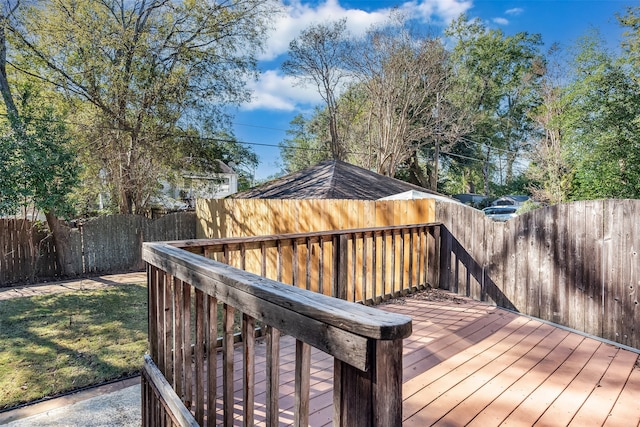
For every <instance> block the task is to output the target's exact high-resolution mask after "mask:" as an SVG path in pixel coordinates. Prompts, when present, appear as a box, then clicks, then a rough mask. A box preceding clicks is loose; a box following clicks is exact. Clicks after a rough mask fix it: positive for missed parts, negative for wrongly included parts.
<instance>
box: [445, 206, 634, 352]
mask: <svg viewBox="0 0 640 427" xmlns="http://www.w3.org/2000/svg"><path fill="white" fill-rule="evenodd" d="M639 214H640V200H597V201H581V202H574V203H570V204H563V205H557V206H552V207H547V208H543V209H537V210H535V211H532V212H529V213H527V214H524V215H521V216H519V217H517V218H514V219H512V220H509V221H507V222H506V223H499V222H493V221H491V220H489V219H487V218H486V217H485V216H484V215H483V214H482V213H481V212H480V211H477V210H475V209H472V208H469V207H466V206H462V205H457V204H452V203H442V202H437V204H436V218H435V220H436V221H438V222H442V223H443V225H444V227H443V230H442V236H443V240H442V252H441V262H442V264H443V265H442V268H441V270H440V272H441V277H440V286H441V287H442V288H445V289H449V290H452V291H454V292H457V293H459V294H461V295H467V296H470V297H473V298H477V299H480V300H488V301H491V302H493V303H495V304H497V305H499V306H502V307H505V308H509V309H512V310H516V311H518V312H521V313H525V314H528V315H531V316H536V317H539V318H541V319H544V320H549V321H552V322H555V323H558V324H561V325H565V326H568V327H571V328H575V329H578V330H581V331H584V332H587V333H590V334H593V335H597V336H601V337H603V338H606V339H609V340H612V341H616V342H619V343H621V344H625V345H629V346H632V347H636V348H640V307H639V306H638V300H639V297H640V295H639V293H638V287H639V286H640V274H639V271H638V270H639V269H640V258H639V257H638V249H639V248H640V230H639V229H638V227H637V224H638V223H639V222H640V216H639Z"/></svg>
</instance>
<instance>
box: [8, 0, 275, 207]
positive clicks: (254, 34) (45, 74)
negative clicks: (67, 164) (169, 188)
mask: <svg viewBox="0 0 640 427" xmlns="http://www.w3.org/2000/svg"><path fill="white" fill-rule="evenodd" d="M275 11H276V6H275V3H274V2H271V1H266V2H265V1H262V0H226V1H222V2H219V1H213V0H211V1H204V0H202V1H193V0H190V1H177V0H176V1H171V0H149V1H146V0H136V1H131V2H129V1H127V2H123V1H115V0H105V1H100V2H96V1H89V0H73V1H72V0H58V1H47V2H40V3H37V4H32V3H28V4H25V7H24V8H22V9H20V10H19V12H20V13H18V14H16V19H14V20H12V21H10V22H9V26H8V29H9V30H10V32H11V36H12V40H13V42H14V43H15V46H16V48H17V49H20V51H21V53H22V56H21V57H17V56H16V58H15V62H14V65H15V66H16V67H17V68H18V69H19V70H20V71H22V72H23V73H25V74H31V75H36V76H37V77H38V78H40V79H42V80H43V81H46V82H48V83H50V84H51V85H53V86H54V87H56V88H57V89H58V90H59V91H61V92H63V93H64V94H65V95H66V97H67V99H68V101H69V103H70V105H72V106H73V107H74V108H75V113H76V115H77V116H78V117H82V118H83V119H84V120H85V121H86V122H87V123H88V124H90V126H89V127H88V129H85V128H78V129H76V133H77V134H78V135H82V136H83V137H84V139H85V140H86V141H92V142H93V143H92V146H91V150H84V153H86V154H87V155H88V158H86V159H84V160H85V161H86V162H87V163H89V162H92V163H93V164H94V165H95V166H94V167H91V168H90V169H92V170H94V171H96V170H99V171H102V173H103V178H104V179H105V180H106V183H107V186H108V188H110V189H111V190H112V192H113V197H112V198H113V199H114V200H115V201H117V205H118V208H119V210H120V212H123V213H127V212H128V213H130V212H136V211H143V210H144V209H145V206H146V203H147V201H148V199H149V196H150V195H151V194H153V192H154V191H155V189H156V187H157V184H156V183H157V181H158V178H159V177H160V176H161V175H162V174H163V171H164V170H166V169H174V170H175V168H176V167H180V165H181V164H182V163H183V162H184V160H185V159H184V158H181V157H180V153H184V152H186V151H188V150H185V149H184V147H181V146H182V145H183V144H187V143H189V141H192V140H193V139H189V138H183V136H185V135H187V136H188V132H186V130H188V129H190V128H191V127H193V126H196V127H198V128H199V129H201V130H202V129H204V128H206V126H205V125H208V126H210V127H212V128H217V129H222V128H224V126H225V124H226V121H225V117H226V115H225V114H224V106H225V105H226V104H229V103H235V102H240V101H243V100H245V99H247V97H248V92H247V90H246V89H245V85H244V82H245V81H246V78H248V77H251V76H253V75H254V70H255V53H256V51H257V49H260V48H261V46H263V43H264V40H265V37H264V33H265V31H266V29H267V26H268V25H269V18H270V17H271V16H272V15H273V13H275Z"/></svg>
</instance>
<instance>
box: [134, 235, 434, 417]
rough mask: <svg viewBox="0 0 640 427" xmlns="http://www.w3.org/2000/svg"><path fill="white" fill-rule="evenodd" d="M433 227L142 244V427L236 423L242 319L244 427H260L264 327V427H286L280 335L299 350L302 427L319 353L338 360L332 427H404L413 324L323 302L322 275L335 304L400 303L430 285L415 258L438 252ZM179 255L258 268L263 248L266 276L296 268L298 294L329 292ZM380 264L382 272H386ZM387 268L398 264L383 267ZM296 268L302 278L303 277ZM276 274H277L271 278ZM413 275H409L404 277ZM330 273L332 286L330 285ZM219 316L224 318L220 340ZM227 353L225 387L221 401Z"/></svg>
mask: <svg viewBox="0 0 640 427" xmlns="http://www.w3.org/2000/svg"><path fill="white" fill-rule="evenodd" d="M435 228H436V226H430V225H422V226H412V227H400V228H395V227H394V228H393V229H388V231H382V230H375V229H369V230H351V231H349V232H334V233H313V234H309V235H306V236H301V235H296V236H273V238H269V239H262V240H259V239H245V240H235V241H231V240H233V239H227V240H225V241H224V242H216V241H206V242H200V241H198V242H195V243H192V242H181V243H178V244H174V245H169V244H164V243H145V244H144V248H143V259H144V260H145V262H146V263H147V266H148V267H147V268H148V286H149V340H150V354H149V356H147V357H146V358H145V366H144V369H143V425H147V426H156V425H198V424H199V425H215V424H216V422H217V419H216V417H220V418H221V419H220V420H219V421H222V423H223V425H225V426H227V425H233V423H234V416H235V415H234V375H233V372H234V343H235V341H236V340H235V336H236V332H237V330H236V328H235V327H234V323H235V321H236V320H235V319H237V318H241V327H240V330H241V337H242V346H243V351H242V354H243V358H242V359H243V361H242V364H243V367H242V371H243V378H242V390H243V391H242V420H243V425H253V424H254V421H255V413H254V402H255V330H256V322H258V323H260V324H261V325H262V326H263V328H264V330H265V334H266V398H265V402H266V411H265V414H266V415H265V424H266V425H268V426H275V425H278V424H279V419H280V418H279V417H280V410H279V408H278V396H279V373H278V369H279V368H278V367H279V363H280V360H279V342H280V335H281V334H286V335H290V336H292V337H294V338H295V340H296V351H295V372H296V376H295V377H296V378H295V409H294V420H293V422H294V425H298V426H302V425H307V424H308V417H309V388H310V386H309V384H310V363H311V359H310V349H311V347H315V348H317V349H319V350H321V351H323V352H325V353H327V354H329V355H332V356H333V357H334V376H333V381H334V383H333V406H334V417H333V423H334V425H337V426H374V425H376V426H399V425H400V424H401V405H402V339H403V338H405V337H407V336H409V335H410V333H411V319H410V318H409V317H406V316H401V315H396V314H390V313H386V312H382V311H380V310H376V309H374V308H370V307H366V306H363V305H359V304H353V303H351V302H348V301H342V300H339V299H336V298H332V297H330V296H328V295H322V293H327V291H326V289H325V280H326V279H325V278H326V277H331V281H330V283H331V284H332V285H331V294H333V295H336V296H342V297H343V299H352V300H358V299H359V300H366V299H375V298H382V297H383V296H384V295H387V294H389V293H388V292H387V291H390V292H391V293H390V294H391V295H392V294H394V293H395V292H401V291H403V290H405V289H408V288H410V287H415V286H419V285H420V284H421V283H422V284H424V283H425V282H426V277H427V276H428V274H429V268H428V265H429V263H430V262H432V261H429V260H428V257H421V256H420V255H416V254H414V253H412V252H411V251H412V250H413V251H415V250H417V249H418V248H421V249H422V251H423V252H424V251H426V249H427V248H428V247H430V246H434V243H433V242H429V240H428V239H429V238H428V236H432V238H433V234H432V233H433V232H434V229H435ZM327 236H329V237H327ZM398 236H402V238H400V237H398ZM367 240H369V242H367ZM432 240H433V239H432ZM329 242H330V244H329ZM358 242H360V243H358ZM301 243H304V247H305V248H306V249H305V250H306V255H303V256H302V259H304V260H305V261H304V262H303V263H301V262H300V256H301V252H303V251H301V246H303V245H301ZM378 244H380V245H381V246H378ZM314 245H315V246H314ZM358 245H361V246H358ZM176 246H182V247H188V248H189V249H190V250H194V251H200V252H202V254H205V255H211V256H212V255H213V252H217V253H220V254H222V255H221V256H223V257H224V258H226V261H228V262H229V261H231V258H232V255H231V253H232V251H235V252H237V253H238V254H239V257H240V260H239V262H240V263H241V264H242V263H244V266H245V267H247V266H248V263H247V261H248V260H250V258H249V257H248V256H247V254H248V252H249V251H253V250H254V249H253V248H254V247H257V248H259V249H258V252H257V253H258V254H259V257H258V259H260V260H261V261H262V262H261V264H260V265H259V268H260V270H261V271H260V272H261V273H262V274H263V276H268V275H269V274H276V276H278V275H280V277H282V275H283V274H288V273H287V265H293V268H292V269H291V270H290V271H291V273H290V274H291V276H290V278H291V279H292V281H293V284H296V285H299V284H300V283H301V282H303V283H304V284H305V285H306V286H305V287H309V288H313V286H314V285H315V286H317V289H316V290H319V291H321V293H318V292H310V291H308V290H306V289H298V288H297V287H295V286H288V285H285V284H282V283H280V282H278V281H275V280H272V279H269V278H268V277H260V276H258V275H256V274H253V273H251V272H248V271H244V270H241V269H238V268H235V267H232V266H231V265H226V264H223V263H220V262H217V261H215V260H212V259H209V258H207V257H204V256H201V255H198V254H194V253H191V252H188V251H186V250H184V249H182V248H180V247H176ZM327 246H328V247H327ZM314 247H315V248H316V249H317V252H315V255H313V254H314V249H313V248H314ZM200 248H201V249H200ZM269 248H275V252H274V254H275V258H274V260H273V261H275V262H274V263H273V265H271V266H270V265H269V264H268V263H269V260H270V258H271V257H272V256H273V255H271V254H270V251H269V250H268V249H269ZM286 248H290V250H291V252H290V254H292V255H294V256H293V257H292V258H288V257H287V256H285V255H289V254H288V253H287V251H285V249H286ZM361 248H368V249H370V250H371V251H373V253H372V255H371V257H372V261H371V262H369V261H368V259H369V258H368V256H367V255H366V254H362V253H360V252H359V249H361ZM400 248H402V250H401V249H400ZM287 250H288V249H287ZM362 250H363V251H364V250H366V249H362ZM378 251H380V252H382V253H378ZM406 251H408V252H406ZM326 252H329V253H331V254H332V256H331V257H330V258H329V257H327V258H329V261H328V263H329V266H331V267H330V268H328V267H327V266H326V265H325V262H327V258H325V253H326ZM369 253H370V254H371V252H369ZM434 253H435V251H434ZM318 254H320V256H319V257H318ZM345 254H347V255H345ZM348 254H351V255H348ZM359 254H360V255H359ZM407 254H408V255H407ZM396 256H399V257H400V258H399V259H396V258H395V257H396ZM242 259H244V261H242ZM349 260H351V262H350V261H349ZM288 262H291V264H288ZM312 262H313V263H316V262H318V264H317V266H318V268H317V270H315V269H313V268H310V265H311V263H312ZM379 262H380V263H382V266H383V267H382V268H378V266H380V264H378V263H379ZM389 262H390V263H391V265H390V266H389V268H387V267H386V264H387V263H389ZM229 263H231V262H229ZM300 264H303V265H305V267H306V268H305V269H300ZM253 267H255V266H253ZM270 267H275V268H274V270H273V271H271V268H270ZM407 267H408V268H409V270H408V273H406V270H403V269H404V268H407ZM325 268H327V269H326V270H325ZM358 268H360V269H361V270H360V271H361V272H362V274H363V278H362V280H365V279H366V278H367V277H368V278H369V279H371V280H372V282H373V283H372V286H371V287H370V292H371V293H367V289H368V287H367V286H364V287H362V288H361V290H360V293H358V290H357V287H355V283H356V282H357V281H358V278H357V275H358V274H357V269H358ZM301 271H304V273H301ZM325 271H326V272H327V273H328V276H324V273H325ZM312 272H317V276H315V277H314V278H311V277H310V275H311V273H312ZM380 274H382V275H380ZM318 276H319V277H318ZM349 277H351V282H349ZM303 278H304V280H303ZM377 280H382V285H380V286H379V285H378V284H377ZM389 280H391V281H393V280H400V283H401V284H398V285H394V284H393V283H388V281H389ZM349 283H352V285H351V288H349ZM367 296H369V298H367ZM345 297H346V298H345ZM358 297H359V298H358ZM218 311H220V313H219V312H218ZM219 317H221V319H222V322H221V323H222V324H221V327H220V330H219V321H218V319H219ZM192 323H193V324H192ZM218 337H221V340H219V339H218ZM219 343H221V345H219ZM219 346H220V347H221V357H220V359H221V363H220V368H221V370H222V382H223V384H222V387H221V390H222V392H221V393H220V395H219V396H218V393H217V390H218V384H217V370H218V368H219V367H218V366H217V365H218V357H217V352H218V350H219ZM217 409H218V410H217Z"/></svg>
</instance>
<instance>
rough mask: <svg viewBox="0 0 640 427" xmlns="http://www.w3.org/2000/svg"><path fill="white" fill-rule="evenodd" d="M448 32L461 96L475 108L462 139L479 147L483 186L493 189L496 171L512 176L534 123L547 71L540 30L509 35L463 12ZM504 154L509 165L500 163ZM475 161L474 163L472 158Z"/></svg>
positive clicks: (506, 178)
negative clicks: (532, 114)
mask: <svg viewBox="0 0 640 427" xmlns="http://www.w3.org/2000/svg"><path fill="white" fill-rule="evenodd" d="M445 34H446V35H447V36H449V37H451V38H453V40H455V43H456V44H455V46H454V48H453V51H452V53H451V61H452V63H453V67H454V70H455V73H456V78H457V79H458V80H459V82H460V83H461V84H459V85H458V88H459V90H460V92H459V94H458V95H457V98H458V99H465V100H466V102H467V103H469V104H470V105H471V106H472V107H473V108H474V110H475V116H476V117H475V120H474V124H475V126H474V130H473V132H470V133H469V134H468V135H467V136H466V138H465V139H464V140H462V141H461V143H463V144H466V145H472V146H474V147H475V148H474V149H473V150H474V153H473V155H472V156H469V157H472V158H476V159H480V160H482V161H481V162H476V167H478V168H479V169H481V170H482V175H483V181H484V191H485V194H489V191H490V183H491V180H492V178H493V176H494V175H495V174H496V173H497V174H500V175H502V174H504V176H505V181H506V182H508V181H510V180H511V179H513V178H514V167H513V166H514V163H515V162H516V160H517V159H518V158H519V156H520V155H521V153H522V152H523V151H526V150H527V149H528V148H529V147H528V141H530V139H531V136H532V134H534V132H535V131H536V129H537V128H536V126H535V124H534V122H533V120H532V118H531V117H530V115H529V112H530V111H531V109H532V108H535V107H536V106H537V105H539V104H540V99H539V94H538V88H539V83H540V78H541V76H542V75H543V74H544V70H545V67H544V60H543V57H542V55H541V53H540V52H539V48H540V46H541V44H542V41H541V36H540V35H539V34H528V33H524V32H521V33H517V34H515V35H512V36H507V35H505V34H504V33H503V32H502V31H501V30H495V29H489V28H487V27H486V26H485V25H484V24H483V23H482V22H481V21H480V20H478V19H475V20H469V18H468V17H467V16H466V15H461V16H460V17H459V18H458V19H457V20H455V21H454V22H452V24H451V25H450V26H449V28H447V30H446V31H445ZM502 156H504V159H505V164H506V167H505V168H504V171H503V172H501V171H500V170H499V168H497V167H496V165H499V164H500V162H501V159H502ZM470 165H471V164H470Z"/></svg>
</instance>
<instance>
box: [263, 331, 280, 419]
mask: <svg viewBox="0 0 640 427" xmlns="http://www.w3.org/2000/svg"><path fill="white" fill-rule="evenodd" d="M266 363H267V379H266V381H267V383H266V400H267V402H266V404H267V415H266V418H267V419H266V424H267V427H275V426H277V425H279V414H280V405H279V399H280V331H279V330H278V329H275V328H273V327H272V326H267V361H266Z"/></svg>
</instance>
